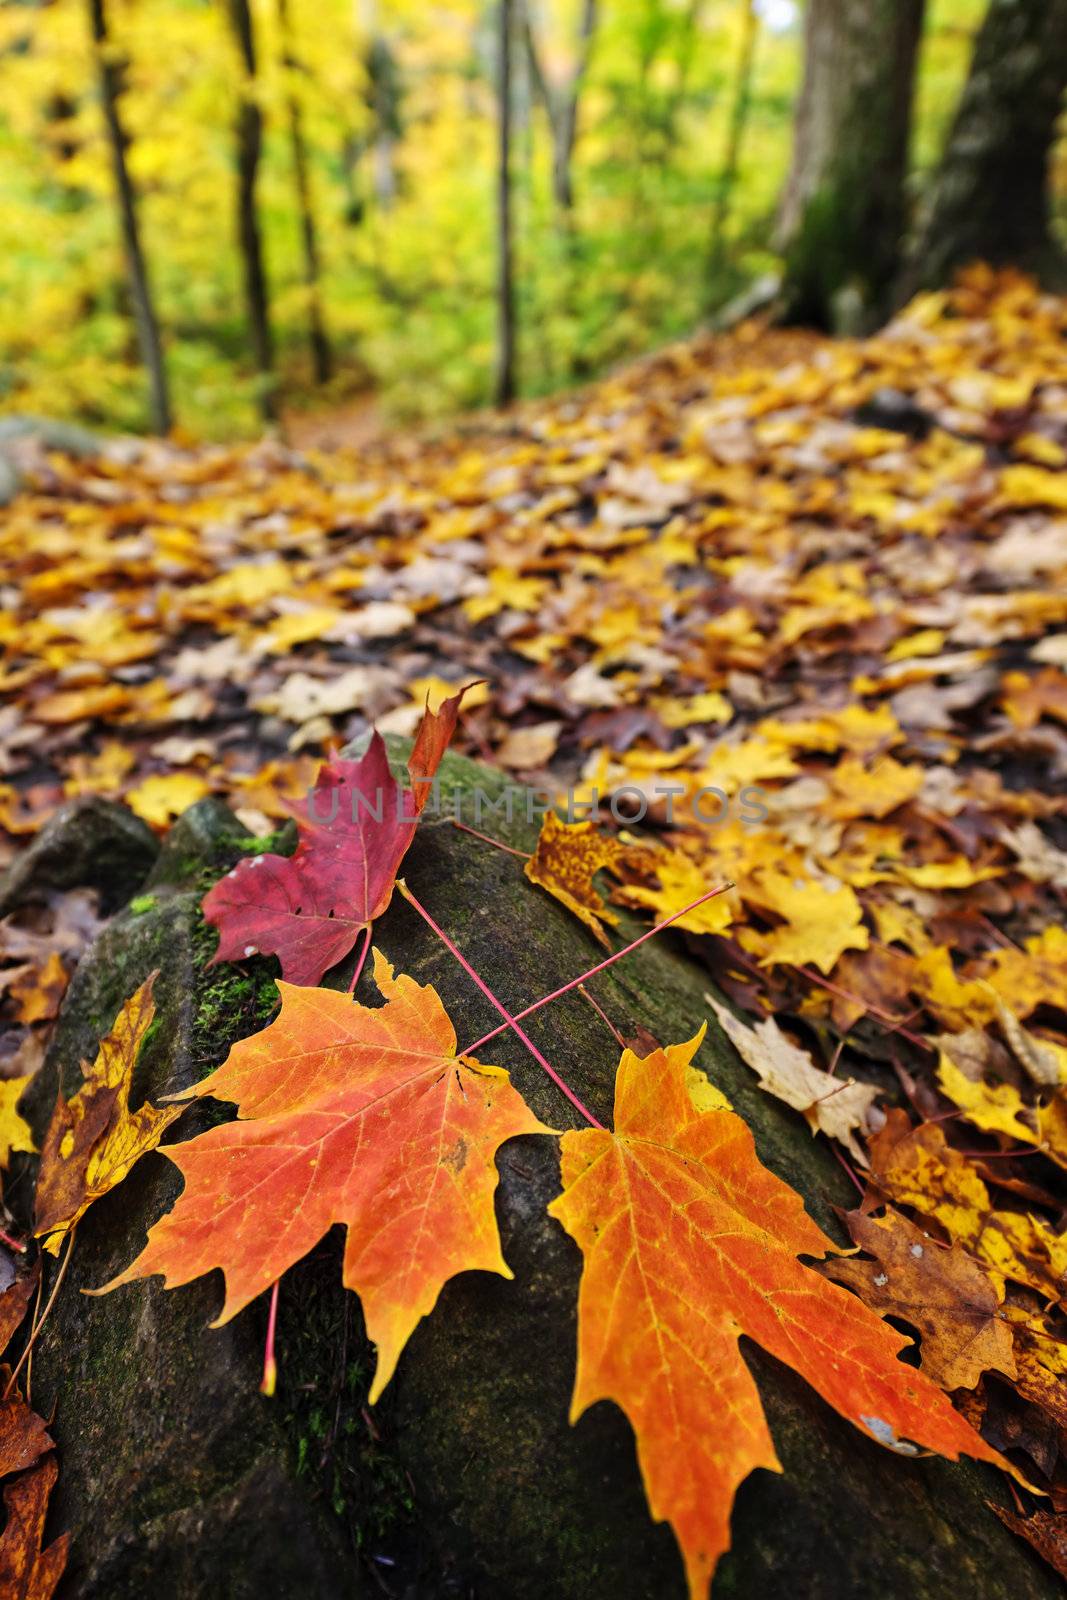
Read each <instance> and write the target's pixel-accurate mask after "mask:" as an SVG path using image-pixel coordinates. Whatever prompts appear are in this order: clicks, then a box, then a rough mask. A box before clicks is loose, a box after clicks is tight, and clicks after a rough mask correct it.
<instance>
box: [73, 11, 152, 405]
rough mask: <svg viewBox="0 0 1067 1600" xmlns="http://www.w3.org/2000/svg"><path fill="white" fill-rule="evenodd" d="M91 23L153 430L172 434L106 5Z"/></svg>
mask: <svg viewBox="0 0 1067 1600" xmlns="http://www.w3.org/2000/svg"><path fill="white" fill-rule="evenodd" d="M89 23H90V27H91V29H92V36H93V46H94V53H95V56H96V67H97V74H98V78H99V82H100V100H101V104H102V106H103V110H104V121H105V123H106V124H107V136H108V143H109V145H110V147H111V165H112V170H113V172H114V177H115V192H116V196H117V199H118V207H119V222H120V225H121V228H122V246H123V252H124V254H125V257H126V271H127V274H128V276H129V282H130V298H131V300H132V302H133V315H134V322H135V324H136V327H137V342H138V344H139V346H140V350H141V360H142V361H143V363H144V368H145V372H146V374H147V376H148V391H149V404H150V410H151V418H152V427H153V429H154V430H155V432H156V433H167V432H169V430H170V424H171V410H170V395H169V392H168V388H167V371H166V367H165V365H164V362H163V346H162V341H161V339H160V334H159V320H158V318H157V316H156V310H155V305H154V302H153V300H152V288H151V284H150V282H149V277H148V263H147V261H146V259H145V253H144V249H143V248H142V245H141V230H140V226H139V222H138V216H137V192H136V190H135V189H134V186H133V180H132V178H131V177H130V171H129V167H128V166H127V164H126V146H127V143H128V140H127V137H126V130H125V128H124V127H123V123H122V112H121V110H120V108H119V89H120V79H121V71H122V69H121V67H120V65H119V63H118V62H117V61H116V59H115V57H114V56H113V54H112V53H111V48H110V40H109V36H108V26H107V12H106V11H105V9H104V0H89Z"/></svg>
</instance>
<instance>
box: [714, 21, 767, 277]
mask: <svg viewBox="0 0 1067 1600" xmlns="http://www.w3.org/2000/svg"><path fill="white" fill-rule="evenodd" d="M741 5H742V15H741V51H740V54H739V56H738V60H737V76H736V77H735V79H734V100H733V105H732V106H731V108H730V125H729V128H728V130H727V135H726V149H725V151H724V154H723V163H722V171H721V172H720V174H719V185H718V193H717V194H716V196H715V209H714V211H713V213H712V218H711V249H710V251H709V253H708V288H709V291H711V292H713V291H714V285H715V280H716V279H717V278H718V276H719V274H720V272H721V271H722V264H723V259H724V256H725V250H726V223H727V219H728V218H729V215H730V202H731V200H732V199H733V193H734V188H735V186H736V184H737V174H738V170H739V168H740V165H741V146H742V144H743V142H744V137H745V127H746V125H747V123H748V113H749V108H750V107H751V105H752V74H753V68H754V67H755V62H756V42H757V40H758V38H759V13H758V11H757V10H756V0H741Z"/></svg>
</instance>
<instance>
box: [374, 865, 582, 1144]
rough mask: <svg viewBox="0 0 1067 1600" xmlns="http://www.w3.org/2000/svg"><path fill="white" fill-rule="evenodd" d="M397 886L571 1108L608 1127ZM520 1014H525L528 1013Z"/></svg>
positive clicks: (407, 892) (417, 904) (425, 913)
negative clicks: (583, 1101) (565, 1098)
mask: <svg viewBox="0 0 1067 1600" xmlns="http://www.w3.org/2000/svg"><path fill="white" fill-rule="evenodd" d="M396 886H397V888H398V889H399V891H400V893H401V894H402V895H403V896H404V899H405V900H406V901H407V902H408V904H409V905H411V906H413V907H414V908H415V910H416V911H417V912H418V913H419V916H420V917H422V919H423V921H424V922H425V923H426V924H427V926H428V927H429V928H431V929H432V930H433V932H434V933H436V935H437V937H438V938H439V939H440V941H441V943H442V944H443V945H444V946H445V948H446V950H448V951H450V952H451V954H452V955H454V956H455V958H456V960H457V961H458V962H459V964H460V966H461V967H462V968H463V970H464V972H465V973H466V974H467V976H468V977H469V978H471V979H472V980H473V981H474V982H475V983H476V984H477V985H478V987H479V989H480V990H481V991H482V993H483V994H484V995H485V998H486V999H487V1000H488V1001H489V1002H490V1004H491V1005H493V1006H495V1007H496V1009H497V1011H499V1012H500V1015H501V1016H502V1017H503V1018H504V1025H503V1026H504V1027H507V1028H511V1029H512V1030H513V1032H514V1033H515V1034H516V1035H517V1037H518V1038H520V1039H521V1040H522V1042H523V1044H524V1045H525V1046H526V1048H527V1050H529V1052H530V1054H531V1055H532V1056H533V1058H534V1060H535V1061H536V1062H537V1064H538V1066H539V1067H542V1068H543V1069H544V1070H545V1072H547V1073H548V1076H549V1077H550V1078H551V1079H552V1082H553V1083H554V1084H555V1085H556V1087H557V1089H559V1090H561V1091H562V1093H563V1094H565V1095H566V1096H567V1099H568V1100H569V1101H570V1103H571V1105H572V1106H574V1108H575V1110H577V1111H580V1112H581V1114H582V1116H583V1117H584V1118H585V1120H586V1122H588V1123H589V1125H590V1127H592V1128H601V1129H602V1128H603V1126H604V1124H603V1123H602V1122H600V1121H598V1120H597V1118H596V1117H594V1115H593V1113H592V1112H591V1111H590V1110H589V1108H588V1107H587V1106H585V1105H583V1104H582V1102H581V1100H580V1099H579V1098H578V1096H577V1095H576V1094H575V1092H574V1090H573V1089H572V1088H571V1087H570V1085H569V1084H568V1083H567V1082H566V1081H565V1080H564V1079H563V1078H561V1077H560V1075H559V1073H558V1072H557V1071H556V1069H555V1067H554V1066H552V1064H551V1062H549V1061H547V1060H546V1059H545V1057H544V1056H543V1055H542V1054H541V1052H540V1050H538V1048H537V1046H536V1045H535V1044H534V1042H533V1040H532V1039H531V1038H530V1037H529V1035H528V1034H526V1033H524V1032H523V1030H522V1028H520V1027H519V1024H518V1020H517V1019H516V1018H515V1017H513V1016H512V1015H511V1013H510V1012H509V1011H508V1010H507V1009H506V1007H505V1006H504V1004H503V1002H502V1001H500V1000H498V999H497V997H496V995H495V994H494V993H493V991H492V989H490V987H489V985H488V984H487V983H486V982H485V981H484V980H483V979H482V978H480V977H479V976H478V974H477V973H476V972H475V970H474V968H473V967H472V966H471V964H470V962H469V961H468V960H467V958H466V956H465V955H464V954H463V953H462V951H461V950H460V949H459V948H458V947H457V946H456V945H454V944H453V943H452V940H451V939H450V938H449V937H448V934H447V933H445V931H444V929H443V928H439V927H438V925H437V923H436V922H435V921H434V920H433V918H432V917H431V915H430V913H429V912H428V911H427V909H426V907H425V906H424V905H422V904H420V902H419V901H418V900H416V898H415V896H414V895H413V894H412V892H411V890H410V889H409V888H408V886H407V884H406V883H404V881H403V879H402V878H398V879H397V883H396ZM529 1009H531V1010H532V1009H534V1008H533V1007H530V1008H529ZM520 1014H521V1015H525V1012H523V1013H520ZM497 1032H498V1033H502V1032H503V1028H498V1029H497ZM461 1054H463V1055H466V1054H468V1052H467V1051H462V1052H461Z"/></svg>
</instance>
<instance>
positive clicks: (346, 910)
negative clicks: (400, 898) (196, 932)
mask: <svg viewBox="0 0 1067 1600" xmlns="http://www.w3.org/2000/svg"><path fill="white" fill-rule="evenodd" d="M465 693H466V689H461V690H460V692H459V694H456V695H453V696H452V698H451V699H449V700H446V701H444V703H443V704H442V706H441V708H440V710H439V711H437V712H433V711H430V710H429V708H427V710H426V711H425V713H424V714H423V718H422V722H421V723H420V725H419V731H418V733H417V734H416V736H415V743H414V746H413V747H412V751H411V756H410V758H409V760H408V772H409V774H410V776H411V785H412V786H411V788H410V789H408V788H404V789H401V788H400V786H399V784H398V783H397V781H396V779H395V778H394V777H393V775H392V773H391V772H390V770H389V759H388V756H387V754H386V749H385V741H384V740H383V739H382V737H381V735H380V734H378V733H375V734H374V735H373V737H372V739H371V742H370V747H369V748H368V750H367V752H366V754H365V755H363V756H362V757H361V758H360V759H359V760H358V761H344V760H341V759H340V758H334V759H333V760H331V761H328V762H326V763H324V765H323V766H322V767H320V769H319V773H318V777H317V779H316V782H315V787H314V789H313V790H312V792H311V794H310V795H309V797H308V801H307V803H306V805H305V806H304V807H303V808H302V814H301V815H300V816H299V817H298V819H297V826H298V828H299V830H300V842H299V844H298V845H297V848H296V851H295V852H294V854H293V855H292V856H279V855H261V856H253V857H251V858H250V859H249V860H246V861H241V862H239V863H238V865H237V866H236V867H235V868H234V869H233V871H232V872H230V873H228V874H227V876H226V877H225V878H221V879H220V880H219V882H218V883H216V884H215V885H214V887H213V888H212V889H211V890H209V892H208V893H207V895H205V897H204V917H205V919H206V920H207V921H208V922H210V923H211V924H212V925H213V926H214V927H216V928H218V930H219V947H218V949H217V950H216V952H215V955H214V958H213V960H214V961H240V960H242V959H243V958H244V957H245V956H252V955H257V954H259V953H260V952H262V953H263V954H265V955H276V956H277V957H278V959H279V960H280V962H281V965H282V976H283V977H284V978H286V979H288V981H289V982H290V983H297V984H310V985H315V984H317V983H318V982H319V980H320V979H321V977H322V975H323V973H324V972H326V971H328V970H329V968H330V967H332V966H335V965H336V963H337V962H338V961H341V960H342V959H343V958H344V957H345V956H346V955H347V954H348V952H349V951H350V950H351V949H352V947H353V945H354V944H355V942H356V939H357V938H358V936H359V933H360V931H361V929H363V928H367V927H369V925H370V924H371V923H372V922H373V921H374V919H375V917H379V916H381V914H382V912H383V911H384V910H385V908H386V906H387V905H388V904H389V901H390V899H391V898H392V893H393V885H394V884H395V882H396V875H397V872H398V871H399V870H400V863H401V862H402V861H403V859H404V856H405V855H406V853H407V850H408V847H409V845H410V844H411V841H412V838H413V837H414V833H415V828H416V826H417V824H418V820H419V816H420V814H421V812H422V810H423V808H424V807H425V805H426V801H427V799H428V798H429V795H430V791H431V789H432V787H433V778H434V774H435V773H436V771H437V768H438V766H439V764H440V761H441V757H442V756H443V755H444V753H445V750H446V749H447V747H448V742H449V740H450V739H451V737H452V734H453V732H454V731H455V726H456V718H457V716H458V714H459V704H460V701H461V700H462V698H463V695H464V694H465Z"/></svg>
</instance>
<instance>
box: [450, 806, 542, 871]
mask: <svg viewBox="0 0 1067 1600" xmlns="http://www.w3.org/2000/svg"><path fill="white" fill-rule="evenodd" d="M449 821H450V822H451V824H452V826H453V827H454V828H459V829H460V830H461V832H463V833H469V834H471V835H472V836H473V837H474V838H475V839H481V841H482V843H483V844H491V845H492V846H493V847H494V849H496V850H506V851H507V853H508V855H509V856H519V857H521V859H522V860H523V861H532V860H533V857H532V856H531V854H530V852H529V850H516V849H515V848H514V846H513V845H510V844H501V842H500V840H499V839H493V838H490V836H489V834H487V833H479V832H478V829H477V828H471V827H468V825H467V823H465V822H460V820H459V818H458V817H450V818H449Z"/></svg>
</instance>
